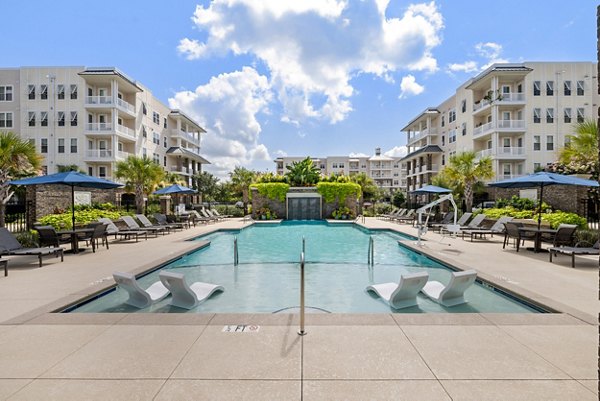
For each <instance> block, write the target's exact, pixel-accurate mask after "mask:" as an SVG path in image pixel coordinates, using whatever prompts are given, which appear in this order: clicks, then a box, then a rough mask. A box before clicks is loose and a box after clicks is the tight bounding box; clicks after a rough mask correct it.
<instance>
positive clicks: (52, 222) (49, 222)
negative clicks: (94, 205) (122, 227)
mask: <svg viewBox="0 0 600 401" xmlns="http://www.w3.org/2000/svg"><path fill="white" fill-rule="evenodd" d="M100 217H108V218H109V219H111V220H115V219H118V218H120V217H121V213H119V212H113V211H109V210H98V209H87V210H76V211H75V223H76V224H81V225H85V224H88V223H91V222H92V221H97V220H98V219H99V218H100ZM72 219H73V217H72V214H71V212H70V211H69V212H66V213H61V214H48V215H46V216H44V217H42V218H41V219H39V220H38V221H39V222H40V223H41V224H42V225H44V226H52V227H54V228H56V229H57V230H64V229H70V228H72V227H71V226H72Z"/></svg>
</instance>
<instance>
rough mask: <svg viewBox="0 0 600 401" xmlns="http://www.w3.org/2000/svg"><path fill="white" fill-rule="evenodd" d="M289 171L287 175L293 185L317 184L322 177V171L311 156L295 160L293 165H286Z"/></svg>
mask: <svg viewBox="0 0 600 401" xmlns="http://www.w3.org/2000/svg"><path fill="white" fill-rule="evenodd" d="M286 168H287V169H288V172H287V173H285V176H286V178H287V180H288V183H289V184H290V185H291V186H296V187H306V186H310V185H315V184H316V183H317V182H319V179H320V178H321V172H320V170H319V169H318V168H317V166H315V165H314V163H313V161H312V160H311V158H310V157H307V158H306V159H304V160H302V161H300V162H293V163H292V165H291V166H287V167H286Z"/></svg>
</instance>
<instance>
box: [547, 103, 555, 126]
mask: <svg viewBox="0 0 600 401" xmlns="http://www.w3.org/2000/svg"><path fill="white" fill-rule="evenodd" d="M546 122H547V123H549V124H552V123H553V122H554V109H553V108H551V107H550V108H547V109H546Z"/></svg>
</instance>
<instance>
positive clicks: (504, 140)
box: [502, 138, 510, 148]
mask: <svg viewBox="0 0 600 401" xmlns="http://www.w3.org/2000/svg"><path fill="white" fill-rule="evenodd" d="M502 147H503V148H510V138H502Z"/></svg>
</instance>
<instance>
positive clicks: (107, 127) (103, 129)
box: [85, 123, 113, 134]
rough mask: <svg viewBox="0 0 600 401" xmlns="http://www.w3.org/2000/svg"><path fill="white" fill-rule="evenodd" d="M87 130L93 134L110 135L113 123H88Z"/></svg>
mask: <svg viewBox="0 0 600 401" xmlns="http://www.w3.org/2000/svg"><path fill="white" fill-rule="evenodd" d="M85 130H86V131H87V132H91V133H100V134H110V133H111V132H112V130H113V129H112V124H111V123H87V124H85Z"/></svg>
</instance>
